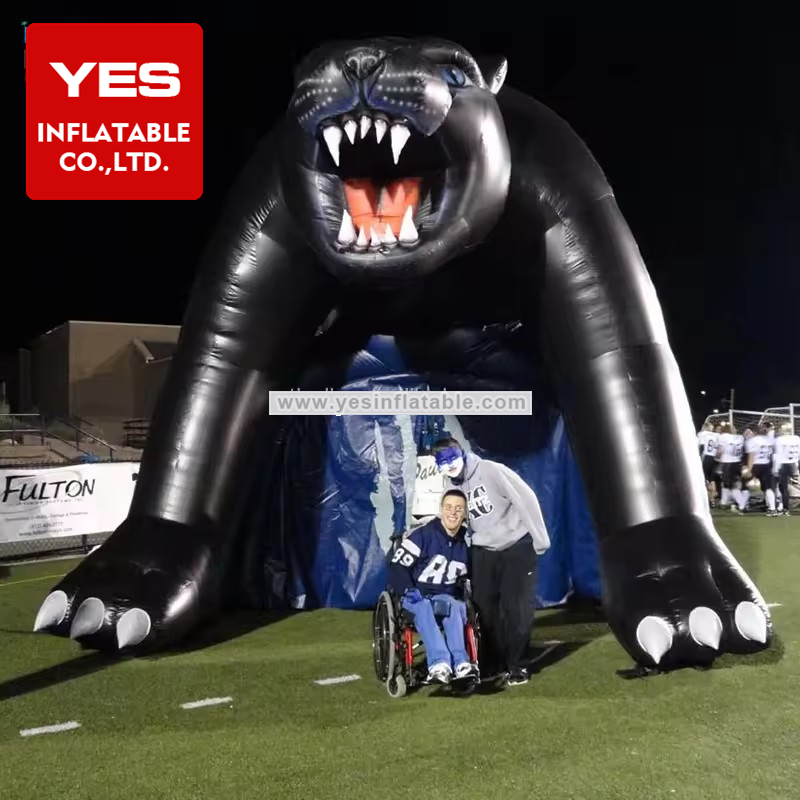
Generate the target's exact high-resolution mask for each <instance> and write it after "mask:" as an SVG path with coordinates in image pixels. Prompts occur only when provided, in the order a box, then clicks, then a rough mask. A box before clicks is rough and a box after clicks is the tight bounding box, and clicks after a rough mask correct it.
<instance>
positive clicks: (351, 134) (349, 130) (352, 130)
mask: <svg viewBox="0 0 800 800" xmlns="http://www.w3.org/2000/svg"><path fill="white" fill-rule="evenodd" d="M357 129H358V125H356V121H355V120H354V119H349V120H347V122H345V124H344V132H345V133H346V134H347V138H348V139H349V140H350V144H355V141H356V130H357Z"/></svg>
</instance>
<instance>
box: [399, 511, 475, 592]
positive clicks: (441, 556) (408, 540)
mask: <svg viewBox="0 0 800 800" xmlns="http://www.w3.org/2000/svg"><path fill="white" fill-rule="evenodd" d="M464 533H465V528H464V527H463V526H462V528H461V530H460V531H459V532H458V533H457V534H456V535H455V536H449V535H448V534H447V531H446V530H445V529H444V526H443V525H442V522H441V520H439V519H432V520H431V521H430V522H427V523H425V525H422V526H420V527H419V528H417V529H416V530H415V531H414V532H413V533H411V534H410V535H409V536H407V537H405V538H404V539H403V540H401V541H400V543H399V544H398V545H397V549H396V550H395V552H394V555H393V556H392V558H391V561H390V562H389V585H390V586H391V587H392V588H393V589H394V590H395V591H396V592H398V593H400V594H402V593H403V592H404V591H405V590H406V589H415V588H416V589H419V591H420V593H421V594H423V595H434V594H452V595H460V594H461V586H460V585H459V584H458V583H457V581H458V579H459V577H460V576H462V575H467V574H468V573H469V547H468V546H467V542H466V540H465V538H464Z"/></svg>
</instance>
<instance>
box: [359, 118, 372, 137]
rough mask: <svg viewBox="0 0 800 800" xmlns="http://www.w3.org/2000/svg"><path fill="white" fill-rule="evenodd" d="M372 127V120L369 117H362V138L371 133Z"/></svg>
mask: <svg viewBox="0 0 800 800" xmlns="http://www.w3.org/2000/svg"><path fill="white" fill-rule="evenodd" d="M371 127H372V120H371V119H370V118H369V117H367V116H364V117H361V138H362V139H365V138H366V136H367V134H368V133H369V129H370V128H371Z"/></svg>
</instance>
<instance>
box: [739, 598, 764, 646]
mask: <svg viewBox="0 0 800 800" xmlns="http://www.w3.org/2000/svg"><path fill="white" fill-rule="evenodd" d="M733 618H734V621H735V622H736V627H737V628H738V629H739V633H741V634H742V636H744V638H745V639H750V641H755V642H761V644H764V643H766V641H767V617H766V616H765V614H764V612H763V611H762V610H761V609H760V608H759V607H758V606H757V605H756V604H755V603H751V602H750V601H749V600H745V601H744V602H741V603H739V605H738V606H736V612H735V613H734V617H733Z"/></svg>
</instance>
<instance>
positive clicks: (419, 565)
mask: <svg viewBox="0 0 800 800" xmlns="http://www.w3.org/2000/svg"><path fill="white" fill-rule="evenodd" d="M466 512H467V498H466V496H465V495H464V493H463V492H462V491H460V490H458V489H451V490H449V491H447V492H445V493H444V494H443V495H442V502H441V508H440V516H439V517H436V518H434V519H432V520H430V521H429V522H427V523H425V524H424V525H421V526H420V527H419V528H417V529H416V530H414V531H412V532H411V533H410V534H408V535H407V536H406V537H404V538H403V539H402V540H401V541H400V542H399V544H398V546H397V549H396V550H395V552H394V554H393V556H392V558H391V560H390V562H389V576H388V577H389V580H388V583H389V587H390V588H391V589H393V590H394V591H395V592H396V593H397V594H398V595H400V596H401V598H402V600H401V603H402V606H403V609H404V610H405V611H407V612H408V613H409V614H411V615H412V616H413V618H414V626H415V627H416V629H417V633H419V635H420V638H421V639H422V642H423V644H424V645H425V654H426V659H427V665H428V680H429V681H431V682H434V681H435V682H438V683H449V682H450V681H451V680H452V679H453V678H454V677H455V678H467V677H471V676H476V675H477V673H478V667H477V664H473V663H472V662H470V660H469V656H468V655H467V650H466V643H465V640H464V628H465V627H466V623H467V606H466V603H465V602H464V599H463V586H464V582H463V581H464V579H465V578H466V577H467V576H468V575H469V548H468V546H467V542H466V538H465V533H466V528H465V525H464V520H465V518H466ZM460 579H461V580H460ZM437 610H439V611H440V613H439V616H440V617H442V628H443V629H444V635H443V634H442V631H441V630H440V629H439V625H438V622H437V618H436V617H437ZM441 611H443V612H444V614H442V613H441Z"/></svg>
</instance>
